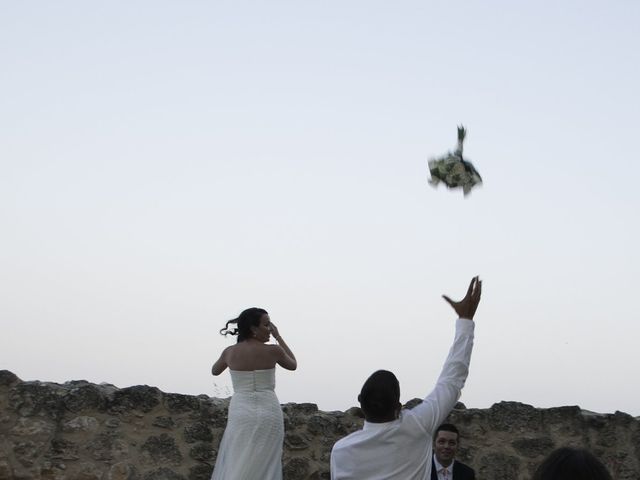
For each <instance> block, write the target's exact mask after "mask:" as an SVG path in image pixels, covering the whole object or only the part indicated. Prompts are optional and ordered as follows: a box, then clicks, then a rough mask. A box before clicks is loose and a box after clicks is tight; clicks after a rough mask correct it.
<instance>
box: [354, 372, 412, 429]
mask: <svg viewBox="0 0 640 480" xmlns="http://www.w3.org/2000/svg"><path fill="white" fill-rule="evenodd" d="M358 401H359V402H360V407H361V408H362V411H363V412H364V418H365V419H366V420H367V422H373V423H382V422H390V421H392V420H395V419H396V418H398V415H399V413H400V409H401V408H402V405H400V384H399V383H398V379H397V378H396V376H395V375H394V374H393V373H391V372H389V371H387V370H378V371H377V372H374V373H373V374H372V375H371V376H370V377H369V378H368V379H367V381H366V382H364V385H363V386H362V390H360V395H358Z"/></svg>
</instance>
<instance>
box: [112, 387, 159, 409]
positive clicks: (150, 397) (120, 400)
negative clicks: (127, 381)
mask: <svg viewBox="0 0 640 480" xmlns="http://www.w3.org/2000/svg"><path fill="white" fill-rule="evenodd" d="M160 395H161V392H160V390H158V389H157V388H155V387H149V386H148V385H138V386H135V387H128V388H123V389H122V390H118V391H116V392H115V394H114V395H113V399H112V400H111V402H110V403H109V410H111V411H113V412H116V413H117V412H128V411H130V410H139V411H141V412H143V413H147V412H150V411H151V410H153V408H155V407H156V406H157V405H159V404H160Z"/></svg>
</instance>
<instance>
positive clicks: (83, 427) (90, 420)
mask: <svg viewBox="0 0 640 480" xmlns="http://www.w3.org/2000/svg"><path fill="white" fill-rule="evenodd" d="M99 427H100V424H99V422H98V420H96V418H95V417H87V416H80V417H75V418H72V419H71V420H69V421H68V422H65V423H64V424H63V425H62V429H63V430H64V431H65V432H95V431H97V430H98V428H99Z"/></svg>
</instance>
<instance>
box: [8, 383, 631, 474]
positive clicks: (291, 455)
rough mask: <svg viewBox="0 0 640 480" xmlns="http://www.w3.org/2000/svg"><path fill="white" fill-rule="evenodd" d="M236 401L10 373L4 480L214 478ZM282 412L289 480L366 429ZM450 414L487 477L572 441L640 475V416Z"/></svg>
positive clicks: (555, 411) (526, 411)
mask: <svg viewBox="0 0 640 480" xmlns="http://www.w3.org/2000/svg"><path fill="white" fill-rule="evenodd" d="M416 402H419V400H412V401H411V402H409V403H408V404H407V405H406V408H411V407H412V406H414V405H415V404H416ZM228 404H229V401H228V399H218V398H210V397H208V396H206V395H199V396H190V395H180V394H176V393H164V392H162V391H160V390H159V389H157V388H155V387H149V386H146V385H143V386H135V387H129V388H122V389H118V388H116V387H114V386H112V385H95V384H92V383H89V382H86V381H72V382H67V383H65V384H62V385H60V384H56V383H44V382H23V381H22V380H20V379H19V378H18V377H17V376H16V375H14V374H13V373H11V372H9V371H7V370H0V480H5V479H25V480H26V479H51V480H54V479H77V480H208V479H209V478H210V476H211V471H212V469H213V465H214V463H215V458H216V453H217V448H218V444H219V442H220V439H221V437H222V433H223V431H224V427H225V424H226V420H227V408H228ZM282 409H283V412H284V419H285V420H284V421H285V432H286V435H285V446H284V456H283V465H284V478H285V479H289V480H307V479H308V480H312V479H314V480H316V479H328V478H329V454H330V451H331V447H332V445H333V444H334V443H335V441H336V440H338V439H339V438H341V437H343V436H345V435H346V434H348V433H350V432H352V431H354V430H356V429H358V428H360V427H361V425H362V422H363V419H362V413H361V411H360V409H359V408H356V407H354V408H351V409H349V410H347V411H346V412H323V411H319V410H318V408H317V406H316V405H315V404H311V403H307V404H293V403H289V404H285V405H283V406H282ZM449 419H450V421H452V422H453V423H455V424H457V425H458V426H459V427H460V428H461V430H462V432H463V437H462V442H461V448H460V459H461V460H463V461H465V462H466V463H469V464H470V465H472V466H473V467H474V468H475V469H476V471H477V473H478V476H479V478H484V479H492V480H526V479H528V478H529V477H530V475H531V472H532V470H533V469H534V468H535V466H536V465H537V464H538V463H539V462H540V461H541V460H542V458H544V456H545V455H546V454H547V453H548V452H549V451H551V450H552V449H554V448H556V447H559V446H562V445H575V446H582V447H586V448H589V449H590V450H592V451H593V452H594V453H595V454H596V455H597V456H598V457H599V458H601V459H602V460H603V461H604V462H605V463H606V464H607V465H608V467H609V468H610V470H611V471H612V473H613V474H614V477H615V478H616V479H617V480H638V479H639V478H640V426H639V424H640V421H639V419H638V418H633V417H631V416H630V415H627V414H625V413H621V412H616V413H613V414H606V415H605V414H595V413H592V412H587V411H584V410H581V409H580V408H579V407H559V408H549V409H540V408H534V407H532V406H530V405H525V404H522V403H517V402H501V403H497V404H495V405H493V406H492V407H491V408H488V409H473V408H465V407H464V405H462V404H458V405H457V408H456V409H455V410H454V411H453V412H452V413H451V415H450V418H449Z"/></svg>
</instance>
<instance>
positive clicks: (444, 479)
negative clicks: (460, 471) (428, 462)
mask: <svg viewBox="0 0 640 480" xmlns="http://www.w3.org/2000/svg"><path fill="white" fill-rule="evenodd" d="M454 463H455V460H453V461H452V462H451V465H449V466H448V467H447V476H446V477H445V476H444V475H443V472H442V469H443V468H444V467H443V466H442V465H441V464H440V462H438V459H437V458H436V456H435V455H434V456H433V465H434V466H435V467H436V473H437V475H438V480H453V464H454Z"/></svg>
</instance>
